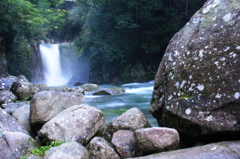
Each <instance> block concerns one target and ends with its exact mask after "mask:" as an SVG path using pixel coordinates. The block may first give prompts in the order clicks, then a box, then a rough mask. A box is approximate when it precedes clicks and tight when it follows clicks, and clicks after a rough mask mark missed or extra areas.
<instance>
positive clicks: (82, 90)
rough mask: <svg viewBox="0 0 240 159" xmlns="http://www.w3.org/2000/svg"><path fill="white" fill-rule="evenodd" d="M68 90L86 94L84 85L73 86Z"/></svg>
mask: <svg viewBox="0 0 240 159" xmlns="http://www.w3.org/2000/svg"><path fill="white" fill-rule="evenodd" d="M68 92H77V93H81V94H83V95H84V94H85V93H84V89H83V88H82V87H72V88H69V89H68Z"/></svg>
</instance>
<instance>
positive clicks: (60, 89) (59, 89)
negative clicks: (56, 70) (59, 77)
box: [48, 85, 68, 92]
mask: <svg viewBox="0 0 240 159" xmlns="http://www.w3.org/2000/svg"><path fill="white" fill-rule="evenodd" d="M48 90H49V91H54V92H68V86H67V85H62V86H57V87H49V89H48Z"/></svg>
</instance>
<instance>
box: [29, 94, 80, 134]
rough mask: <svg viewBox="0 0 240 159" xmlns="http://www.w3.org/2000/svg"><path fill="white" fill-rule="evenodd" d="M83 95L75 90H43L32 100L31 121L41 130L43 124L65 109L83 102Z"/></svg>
mask: <svg viewBox="0 0 240 159" xmlns="http://www.w3.org/2000/svg"><path fill="white" fill-rule="evenodd" d="M83 99H84V97H83V95H82V94H80V93H75V92H50V91H42V92H38V93H36V94H35V95H34V97H33V99H32V100H31V102H30V123H31V125H32V126H33V127H34V128H35V129H37V130H39V129H40V128H41V127H42V125H43V124H45V123H46V122H48V121H49V120H50V119H52V118H53V117H54V116H55V115H57V114H58V113H60V112H61V111H63V110H64V109H66V108H68V107H70V106H73V105H77V104H82V103H83Z"/></svg>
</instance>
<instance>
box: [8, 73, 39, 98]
mask: <svg viewBox="0 0 240 159" xmlns="http://www.w3.org/2000/svg"><path fill="white" fill-rule="evenodd" d="M11 91H12V92H13V93H14V94H15V95H16V96H17V97H18V100H31V99H32V97H33V95H34V94H35V93H37V92H39V91H40V89H39V87H38V85H36V84H33V83H30V82H28V80H27V79H26V77H25V76H21V78H19V81H17V82H14V83H13V85H12V89H11Z"/></svg>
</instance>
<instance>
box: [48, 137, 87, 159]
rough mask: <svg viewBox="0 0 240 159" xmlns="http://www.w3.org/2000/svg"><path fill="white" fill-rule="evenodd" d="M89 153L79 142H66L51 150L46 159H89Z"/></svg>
mask: <svg viewBox="0 0 240 159" xmlns="http://www.w3.org/2000/svg"><path fill="white" fill-rule="evenodd" d="M88 156H89V155H88V151H87V150H86V148H85V147H83V146H82V145H81V144H79V143H77V142H72V141H71V142H66V143H63V144H61V145H60V146H57V147H52V148H50V149H49V150H48V151H47V152H46V154H45V155H44V159H88Z"/></svg>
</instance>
